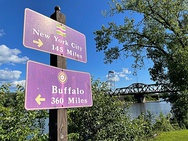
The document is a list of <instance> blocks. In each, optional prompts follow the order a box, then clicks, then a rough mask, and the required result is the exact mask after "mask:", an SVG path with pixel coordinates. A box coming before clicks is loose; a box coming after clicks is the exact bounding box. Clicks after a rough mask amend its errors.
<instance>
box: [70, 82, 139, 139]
mask: <svg viewBox="0 0 188 141" xmlns="http://www.w3.org/2000/svg"><path fill="white" fill-rule="evenodd" d="M106 90H107V89H106V88H105V87H104V84H103V83H101V82H100V81H99V80H97V81H93V83H92V95H93V106H92V107H84V108H75V109H69V111H68V113H69V114H68V115H69V118H68V119H69V125H68V130H69V131H68V132H69V139H70V140H71V139H72V140H74V141H76V140H78V141H80V140H82V141H84V140H87V141H89V140H91V141H99V140H103V141H112V140H117V141H119V140H121V141H133V140H135V141H136V140H138V138H139V136H138V134H137V133H138V132H137V131H138V130H137V129H138V126H137V125H136V124H135V125H133V124H132V123H131V120H130V118H129V116H127V112H126V111H127V110H126V107H125V104H124V103H123V102H121V101H120V100H119V99H118V97H115V96H114V97H110V96H109V95H106V94H105V91H106Z"/></svg>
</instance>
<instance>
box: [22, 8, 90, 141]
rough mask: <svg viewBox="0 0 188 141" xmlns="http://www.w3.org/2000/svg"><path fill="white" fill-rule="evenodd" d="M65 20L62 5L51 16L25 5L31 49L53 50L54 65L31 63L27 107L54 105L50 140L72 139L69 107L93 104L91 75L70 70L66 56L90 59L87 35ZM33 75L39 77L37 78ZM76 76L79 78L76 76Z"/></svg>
mask: <svg viewBox="0 0 188 141" xmlns="http://www.w3.org/2000/svg"><path fill="white" fill-rule="evenodd" d="M52 19H53V20H52ZM65 23H66V17H65V15H64V14H62V13H61V12H60V7H59V6H56V7H55V12H54V13H53V14H52V15H51V16H50V18H48V17H46V16H44V15H42V14H40V13H37V12H35V11H33V10H30V9H28V8H27V9H25V18H24V36H23V44H24V46H25V47H28V48H31V49H35V50H39V51H43V52H47V53H50V65H51V66H53V67H49V66H47V65H43V64H40V63H37V62H33V61H29V62H28V63H27V77H26V98H25V99H26V100H25V108H26V109H27V110H37V109H50V110H49V140H50V141H67V140H68V136H67V135H68V131H67V109H66V108H69V107H85V106H92V93H91V83H90V75H89V74H88V73H82V72H76V71H70V70H66V58H70V59H73V60H77V61H80V62H83V63H86V62H87V56H86V39H85V35H83V34H82V33H80V32H78V31H76V30H74V29H72V28H70V27H68V26H66V25H65ZM55 67H57V68H55ZM37 69H38V70H37ZM43 72H44V73H43ZM47 72H48V74H46V73H47ZM33 75H36V77H37V78H38V79H37V78H34V79H33ZM41 75H45V76H47V75H49V77H46V78H48V79H50V80H44V81H48V82H41V80H43V79H45V76H44V77H41V78H40V76H41ZM76 78H78V79H79V80H75V79H76ZM69 79H70V80H69ZM80 81H82V82H80ZM40 83H42V84H43V85H41V84H40ZM80 84H82V85H80ZM71 85H73V86H71ZM58 87H59V88H58ZM58 90H59V92H58ZM56 93H58V94H59V95H60V96H59V95H57V94H56ZM67 94H68V95H67ZM56 99H57V100H56ZM31 101H32V102H31ZM60 104H62V105H60ZM63 106H65V107H63Z"/></svg>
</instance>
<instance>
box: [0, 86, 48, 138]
mask: <svg viewBox="0 0 188 141" xmlns="http://www.w3.org/2000/svg"><path fill="white" fill-rule="evenodd" d="M9 86H10V85H8V84H4V85H2V86H1V87H0V99H1V101H0V140H1V141H23V140H26V139H27V140H32V141H35V140H37V141H46V139H47V135H45V133H44V124H45V119H46V118H47V112H46V111H44V110H42V111H26V110H25V108H24V99H25V98H24V88H23V87H21V86H18V87H17V90H16V92H14V93H12V92H10V91H9Z"/></svg>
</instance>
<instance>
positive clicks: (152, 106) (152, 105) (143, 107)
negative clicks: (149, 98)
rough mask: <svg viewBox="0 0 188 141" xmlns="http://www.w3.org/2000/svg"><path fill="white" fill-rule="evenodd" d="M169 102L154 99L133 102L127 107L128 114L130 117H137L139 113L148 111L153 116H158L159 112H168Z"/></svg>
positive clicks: (169, 108) (165, 113)
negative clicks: (152, 100) (151, 100)
mask: <svg viewBox="0 0 188 141" xmlns="http://www.w3.org/2000/svg"><path fill="white" fill-rule="evenodd" d="M170 110H171V104H170V103H167V102H165V101H161V102H158V101H154V102H145V103H133V104H132V105H131V106H130V108H129V114H130V116H131V118H135V117H138V116H139V115H140V114H141V113H147V111H150V112H151V113H152V114H153V115H154V116H158V115H159V114H160V112H162V113H163V114H164V115H167V114H168V113H170Z"/></svg>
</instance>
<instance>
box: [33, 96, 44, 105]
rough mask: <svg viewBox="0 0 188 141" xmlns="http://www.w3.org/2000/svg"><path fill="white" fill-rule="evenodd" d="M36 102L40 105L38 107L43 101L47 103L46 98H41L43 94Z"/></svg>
mask: <svg viewBox="0 0 188 141" xmlns="http://www.w3.org/2000/svg"><path fill="white" fill-rule="evenodd" d="M35 101H36V102H37V103H38V105H40V104H41V102H42V101H45V98H41V94H39V95H38V96H37V97H36V98H35Z"/></svg>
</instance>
